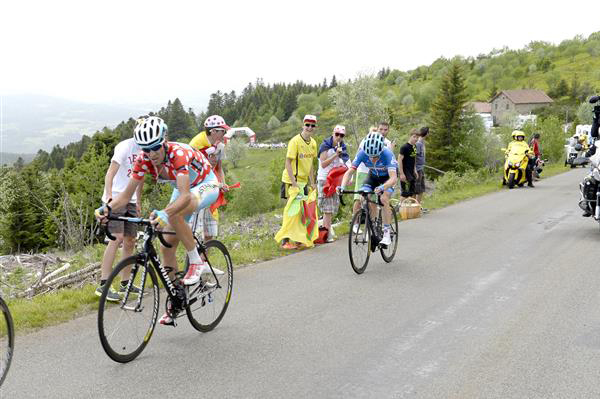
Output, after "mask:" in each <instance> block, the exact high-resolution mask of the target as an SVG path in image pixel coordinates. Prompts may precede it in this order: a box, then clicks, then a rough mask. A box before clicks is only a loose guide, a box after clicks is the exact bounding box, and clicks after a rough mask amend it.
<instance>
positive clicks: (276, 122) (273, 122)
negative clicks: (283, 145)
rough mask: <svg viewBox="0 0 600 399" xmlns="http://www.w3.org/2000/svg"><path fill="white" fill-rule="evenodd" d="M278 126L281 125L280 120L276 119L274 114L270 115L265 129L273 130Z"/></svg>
mask: <svg viewBox="0 0 600 399" xmlns="http://www.w3.org/2000/svg"><path fill="white" fill-rule="evenodd" d="M279 126H281V122H280V121H279V119H277V117H276V116H275V115H273V116H271V119H269V122H267V129H269V130H275V129H277V128H278V127H279Z"/></svg>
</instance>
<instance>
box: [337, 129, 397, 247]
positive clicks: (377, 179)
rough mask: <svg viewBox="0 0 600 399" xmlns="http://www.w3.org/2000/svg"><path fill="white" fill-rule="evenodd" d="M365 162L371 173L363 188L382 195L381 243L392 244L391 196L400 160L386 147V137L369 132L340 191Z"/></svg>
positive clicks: (356, 228) (339, 189) (343, 179)
mask: <svg viewBox="0 0 600 399" xmlns="http://www.w3.org/2000/svg"><path fill="white" fill-rule="evenodd" d="M361 163H364V165H365V166H366V167H367V168H369V175H368V177H367V178H366V180H365V182H364V183H363V186H362V187H361V190H363V191H374V192H375V193H377V194H381V195H380V197H379V198H380V200H381V203H382V204H383V210H384V211H383V238H382V239H381V241H380V243H381V244H383V245H390V244H391V242H392V239H391V234H390V232H391V226H390V223H391V219H392V212H391V209H390V197H391V195H392V193H393V192H394V187H395V186H396V182H397V181H398V177H397V172H396V170H397V169H398V162H397V161H396V159H395V158H394V153H393V152H392V151H391V150H389V149H388V148H386V146H385V138H384V137H383V136H382V135H381V134H379V133H376V132H373V133H369V134H368V136H367V137H366V138H365V140H364V141H363V145H362V148H361V149H360V150H359V151H358V153H357V154H356V158H354V161H352V167H351V168H350V169H348V170H347V171H346V173H345V174H344V177H343V178H342V184H341V186H339V187H338V188H337V189H338V192H342V191H343V190H344V187H346V185H348V182H349V181H350V179H351V178H352V176H353V175H354V172H355V171H356V169H357V168H358V166H359V165H360V164H361ZM352 228H353V229H355V232H358V226H352Z"/></svg>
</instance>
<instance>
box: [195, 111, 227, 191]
mask: <svg viewBox="0 0 600 399" xmlns="http://www.w3.org/2000/svg"><path fill="white" fill-rule="evenodd" d="M227 130H229V126H228V125H227V124H226V123H225V119H223V118H222V117H221V116H219V115H212V116H209V117H208V118H206V120H205V121H204V131H202V132H200V133H198V134H197V135H196V137H194V138H193V139H192V141H190V145H191V146H192V148H195V149H197V150H200V151H201V152H202V153H203V154H204V156H205V157H208V155H209V154H208V152H207V150H208V149H209V148H211V147H212V148H214V149H215V151H216V152H215V156H216V158H217V164H216V166H215V168H214V171H215V173H216V174H217V178H218V179H219V181H220V182H221V184H222V185H223V190H224V191H227V190H228V186H227V184H226V183H225V173H224V171H223V168H222V164H221V160H222V158H223V148H224V146H223V145H221V144H223V143H224V139H223V138H224V136H225V133H227ZM211 152H212V151H211Z"/></svg>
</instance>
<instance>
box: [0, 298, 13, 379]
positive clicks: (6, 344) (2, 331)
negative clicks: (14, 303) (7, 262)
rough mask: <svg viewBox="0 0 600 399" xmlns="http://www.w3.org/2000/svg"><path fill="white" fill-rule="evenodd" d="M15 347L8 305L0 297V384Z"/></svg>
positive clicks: (6, 371)
mask: <svg viewBox="0 0 600 399" xmlns="http://www.w3.org/2000/svg"><path fill="white" fill-rule="evenodd" d="M14 347H15V329H14V325H13V320H12V317H11V315H10V311H9V310H8V305H6V302H4V300H3V299H2V298H0V386H2V383H3V382H4V379H5V378H6V374H7V373H8V369H9V367H10V362H11V360H12V356H13V351H14Z"/></svg>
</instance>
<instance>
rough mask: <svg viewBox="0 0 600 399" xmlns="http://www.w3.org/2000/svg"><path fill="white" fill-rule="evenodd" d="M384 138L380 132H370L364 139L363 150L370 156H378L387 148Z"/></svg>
mask: <svg viewBox="0 0 600 399" xmlns="http://www.w3.org/2000/svg"><path fill="white" fill-rule="evenodd" d="M384 140H385V139H384V138H383V136H382V135H381V134H379V133H375V132H372V133H369V134H368V135H367V137H366V138H365V140H364V141H363V146H362V150H363V151H364V152H365V154H367V156H368V157H371V158H373V157H378V156H379V155H380V154H381V153H382V152H383V150H384V148H385V142H384Z"/></svg>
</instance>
